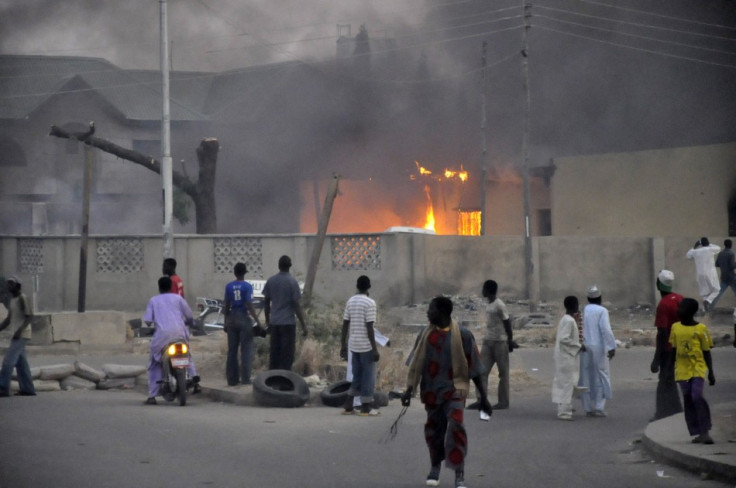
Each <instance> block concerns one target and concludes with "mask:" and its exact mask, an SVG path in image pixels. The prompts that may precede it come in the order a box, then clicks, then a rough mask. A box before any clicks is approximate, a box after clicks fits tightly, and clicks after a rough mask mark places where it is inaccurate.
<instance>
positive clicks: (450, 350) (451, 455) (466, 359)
mask: <svg viewBox="0 0 736 488" xmlns="http://www.w3.org/2000/svg"><path fill="white" fill-rule="evenodd" d="M452 308H453V305H452V301H451V300H450V299H449V298H447V297H443V296H439V297H436V298H434V299H432V301H431V302H430V304H429V309H428V310H427V318H428V319H429V326H428V327H426V328H425V329H424V331H423V332H422V333H421V336H420V337H419V340H418V341H417V344H416V346H415V351H414V353H413V359H412V361H411V364H410V365H409V374H408V378H407V387H406V390H405V392H404V393H403V394H402V398H401V403H402V405H404V406H407V407H408V406H409V405H410V403H411V397H412V396H413V393H414V391H416V388H417V386H418V387H419V389H420V400H421V402H422V403H424V408H425V410H426V412H427V422H426V423H425V424H424V437H425V439H426V441H427V447H428V448H429V457H430V461H431V465H432V467H431V469H430V472H429V475H428V476H427V486H437V485H439V478H440V469H441V466H442V461H445V466H446V467H447V468H449V469H453V470H454V471H455V486H456V487H457V488H464V487H465V480H464V471H465V457H466V455H467V452H468V436H467V434H466V431H465V426H464V423H463V412H464V409H465V401H466V399H467V396H468V389H469V388H470V380H471V379H472V380H473V383H475V386H476V388H477V389H478V392H479V397H480V409H481V410H482V411H483V412H485V413H486V414H487V415H491V413H492V409H491V404H490V402H489V401H488V397H487V395H486V391H485V388H484V386H483V382H482V381H481V375H482V374H483V364H482V362H481V359H480V354H479V352H478V347H477V346H476V343H475V339H474V337H473V334H472V333H471V332H470V331H469V330H468V329H466V328H465V327H460V326H458V325H457V323H456V322H455V321H454V320H452Z"/></svg>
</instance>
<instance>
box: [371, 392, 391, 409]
mask: <svg viewBox="0 0 736 488" xmlns="http://www.w3.org/2000/svg"><path fill="white" fill-rule="evenodd" d="M373 406H374V407H388V393H386V392H385V391H374V392H373Z"/></svg>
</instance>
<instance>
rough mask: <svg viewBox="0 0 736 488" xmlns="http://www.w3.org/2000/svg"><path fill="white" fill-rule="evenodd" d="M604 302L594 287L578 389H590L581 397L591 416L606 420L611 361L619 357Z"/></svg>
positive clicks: (586, 315) (585, 316)
mask: <svg viewBox="0 0 736 488" xmlns="http://www.w3.org/2000/svg"><path fill="white" fill-rule="evenodd" d="M601 301H602V298H601V291H600V290H599V289H598V287H597V286H595V285H594V286H591V287H590V288H589V289H588V304H587V305H586V306H585V310H583V339H584V340H585V352H583V353H582V354H581V355H580V381H579V386H582V387H586V388H587V389H588V391H586V392H584V393H583V394H582V395H581V397H580V398H581V399H582V401H583V409H584V410H585V415H587V416H588V417H606V411H605V406H606V400H610V399H611V397H612V392H611V369H610V364H609V361H610V360H611V359H612V358H613V356H614V355H615V354H616V339H615V338H614V337H613V331H612V330H611V321H610V319H609V317H608V310H606V308H605V307H603V306H602V305H601Z"/></svg>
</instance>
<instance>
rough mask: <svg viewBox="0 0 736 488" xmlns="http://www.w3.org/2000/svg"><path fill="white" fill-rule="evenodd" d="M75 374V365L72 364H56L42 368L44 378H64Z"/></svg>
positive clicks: (42, 377)
mask: <svg viewBox="0 0 736 488" xmlns="http://www.w3.org/2000/svg"><path fill="white" fill-rule="evenodd" d="M72 374H74V365H72V364H54V365H52V366H43V367H42V368H41V375H40V378H41V379H42V380H56V381H59V380H63V379H64V378H66V377H67V376H70V375H72Z"/></svg>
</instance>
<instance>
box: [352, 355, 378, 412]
mask: <svg viewBox="0 0 736 488" xmlns="http://www.w3.org/2000/svg"><path fill="white" fill-rule="evenodd" d="M351 352H352V356H353V362H352V367H353V381H352V382H351V383H350V390H349V391H348V395H350V396H358V395H360V401H361V403H362V404H363V405H368V404H370V403H372V402H373V390H374V389H375V388H376V363H375V362H374V361H373V353H372V352H371V351H367V352H355V351H351Z"/></svg>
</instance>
